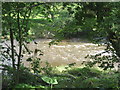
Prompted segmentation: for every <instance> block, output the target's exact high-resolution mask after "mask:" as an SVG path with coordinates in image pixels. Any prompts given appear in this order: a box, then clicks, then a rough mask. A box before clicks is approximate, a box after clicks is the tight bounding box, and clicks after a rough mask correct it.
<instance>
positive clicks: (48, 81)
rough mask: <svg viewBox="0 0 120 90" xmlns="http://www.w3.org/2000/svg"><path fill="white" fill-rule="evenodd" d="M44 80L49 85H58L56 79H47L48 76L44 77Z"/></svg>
mask: <svg viewBox="0 0 120 90" xmlns="http://www.w3.org/2000/svg"><path fill="white" fill-rule="evenodd" d="M42 80H43V81H45V82H46V83H48V84H58V82H57V79H56V78H50V77H47V76H43V77H42Z"/></svg>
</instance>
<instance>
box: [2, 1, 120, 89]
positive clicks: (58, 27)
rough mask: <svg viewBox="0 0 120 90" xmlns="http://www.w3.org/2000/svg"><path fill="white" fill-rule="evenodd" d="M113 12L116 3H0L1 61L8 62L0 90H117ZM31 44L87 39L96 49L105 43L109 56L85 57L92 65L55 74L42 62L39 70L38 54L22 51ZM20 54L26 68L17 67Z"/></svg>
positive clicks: (119, 42)
mask: <svg viewBox="0 0 120 90" xmlns="http://www.w3.org/2000/svg"><path fill="white" fill-rule="evenodd" d="M119 7H120V3H119V2H118V3H111V2H105V3H97V2H85V3H81V2H78V3H68V2H64V3H48V2H43V3H40V2H31V3H25V2H21V3H19V2H4V3H2V24H3V25H2V26H3V27H2V36H1V39H2V42H1V43H3V46H2V50H1V56H2V59H1V60H2V61H3V62H9V61H11V65H8V64H1V65H0V66H1V67H2V69H3V71H2V74H3V88H13V89H15V88H44V89H51V88H100V89H102V88H112V89H113V90H114V89H118V90H119V88H120V69H119V65H118V70H117V71H114V70H112V69H113V68H114V63H120V26H119V23H120V9H119ZM37 38H52V39H53V41H52V42H50V43H49V45H52V44H57V43H58V42H60V41H61V40H65V39H68V40H69V39H72V38H81V39H83V40H84V39H87V40H90V41H92V42H96V43H98V42H100V41H102V40H103V39H106V40H105V43H104V44H105V45H106V49H105V52H104V53H106V52H107V53H110V54H111V55H108V56H104V55H103V53H99V54H96V55H88V56H87V57H86V58H91V59H92V60H93V61H92V62H91V61H89V62H84V63H85V65H86V66H85V67H83V68H78V67H76V68H73V66H74V64H75V63H72V64H69V65H68V66H67V67H65V70H62V71H61V72H60V71H59V70H57V68H54V67H52V66H51V65H50V64H49V63H47V62H46V66H45V67H41V66H40V64H41V58H38V57H37V53H39V56H41V55H43V54H44V53H43V52H42V51H41V50H39V49H37V48H36V49H35V51H32V50H29V49H28V47H27V44H28V43H30V42H32V41H33V40H34V39H37ZM96 38H98V39H96ZM5 41H8V42H9V41H10V43H9V44H7V43H6V42H5ZM16 42H17V44H16ZM34 43H35V44H37V42H34ZM16 48H18V49H16ZM25 54H29V55H30V54H32V55H33V56H31V57H28V58H27V59H26V61H27V62H29V63H30V65H31V67H30V68H27V67H25V66H24V65H23V62H22V61H23V57H24V55H25ZM102 55H103V56H102ZM58 62H59V61H58ZM84 63H83V64H84ZM94 65H98V67H99V68H101V69H102V70H97V69H96V68H93V67H94Z"/></svg>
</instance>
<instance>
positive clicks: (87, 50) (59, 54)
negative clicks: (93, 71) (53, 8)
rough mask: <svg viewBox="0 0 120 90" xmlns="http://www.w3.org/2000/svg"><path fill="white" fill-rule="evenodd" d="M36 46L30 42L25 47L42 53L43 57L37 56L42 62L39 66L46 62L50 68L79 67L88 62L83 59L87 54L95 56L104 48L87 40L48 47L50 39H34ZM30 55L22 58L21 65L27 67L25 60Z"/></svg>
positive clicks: (66, 41)
mask: <svg viewBox="0 0 120 90" xmlns="http://www.w3.org/2000/svg"><path fill="white" fill-rule="evenodd" d="M35 41H36V42H37V43H38V44H34V42H31V43H30V44H28V45H27V47H28V48H29V49H30V50H32V51H34V50H35V49H40V50H42V51H43V53H44V54H43V56H37V57H39V58H41V61H42V62H43V63H42V64H41V65H42V66H44V65H45V62H46V61H47V62H48V63H50V64H51V65H52V66H64V65H67V64H70V63H74V62H75V63H76V65H77V66H80V65H81V63H82V62H83V61H89V60H90V59H89V58H85V56H86V55H88V54H96V53H99V52H102V51H104V49H105V46H104V45H102V46H98V44H93V43H90V42H88V41H87V40H80V39H71V40H64V41H62V42H60V43H58V45H52V46H50V47H49V42H51V41H52V39H36V40H35ZM30 56H31V55H29V54H26V55H25V57H24V58H23V63H24V65H25V66H29V65H30V64H29V62H26V61H25V59H27V58H28V57H30Z"/></svg>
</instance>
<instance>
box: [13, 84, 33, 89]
mask: <svg viewBox="0 0 120 90" xmlns="http://www.w3.org/2000/svg"><path fill="white" fill-rule="evenodd" d="M15 88H16V89H17V88H20V89H21V88H26V89H27V88H28V89H29V88H35V87H34V86H32V85H29V84H18V85H17V86H15Z"/></svg>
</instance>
